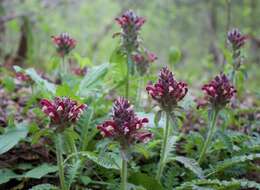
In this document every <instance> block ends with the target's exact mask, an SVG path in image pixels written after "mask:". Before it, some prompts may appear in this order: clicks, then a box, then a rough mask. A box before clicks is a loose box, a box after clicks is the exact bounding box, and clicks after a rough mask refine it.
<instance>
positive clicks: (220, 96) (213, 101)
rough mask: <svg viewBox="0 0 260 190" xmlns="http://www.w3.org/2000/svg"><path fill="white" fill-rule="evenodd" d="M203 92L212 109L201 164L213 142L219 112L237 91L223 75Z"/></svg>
mask: <svg viewBox="0 0 260 190" xmlns="http://www.w3.org/2000/svg"><path fill="white" fill-rule="evenodd" d="M202 90H203V91H204V93H205V97H204V101H205V102H206V104H208V106H209V108H210V110H209V115H210V118H209V120H210V124H209V132H208V136H207V139H206V141H205V143H204V146H203V148H202V151H201V153H200V156H199V160H198V162H199V163H201V162H203V160H204V157H205V154H206V152H207V149H208V146H209V144H210V142H211V139H212V136H213V134H214V131H215V126H216V121H217V117H218V113H219V111H220V110H221V109H223V108H225V106H226V105H227V104H228V103H229V102H230V100H231V99H232V98H233V97H234V95H235V93H236V90H235V88H234V86H233V85H232V84H231V82H230V81H229V79H228V77H227V76H226V75H225V74H222V73H221V74H219V75H218V76H216V77H215V78H214V79H213V80H212V81H211V82H209V83H208V84H205V85H204V86H203V87H202ZM199 107H200V106H199Z"/></svg>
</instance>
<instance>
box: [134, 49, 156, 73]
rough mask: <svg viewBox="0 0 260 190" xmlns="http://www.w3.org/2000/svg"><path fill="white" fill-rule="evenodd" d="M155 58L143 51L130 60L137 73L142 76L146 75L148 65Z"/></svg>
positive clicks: (153, 55)
mask: <svg viewBox="0 0 260 190" xmlns="http://www.w3.org/2000/svg"><path fill="white" fill-rule="evenodd" d="M156 59H157V56H156V55H155V54H154V53H152V52H147V51H145V52H144V53H143V54H142V53H136V54H134V55H133V56H132V60H133V62H134V63H135V66H136V70H137V72H138V73H139V74H140V75H141V76H142V75H144V74H146V73H147V71H148V68H149V65H150V63H152V62H154V61H155V60H156Z"/></svg>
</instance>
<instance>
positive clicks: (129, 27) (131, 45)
mask: <svg viewBox="0 0 260 190" xmlns="http://www.w3.org/2000/svg"><path fill="white" fill-rule="evenodd" d="M115 20H116V22H117V23H118V24H119V25H120V27H121V28H122V32H121V33H120V34H121V37H122V48H123V51H125V52H126V53H127V52H132V51H134V50H136V49H137V48H138V46H139V42H138V41H139V40H138V33H139V30H140V29H141V27H142V25H143V24H144V23H145V19H144V18H143V17H139V16H137V15H136V14H135V13H134V12H133V11H132V10H128V11H126V12H125V13H123V15H122V16H120V17H118V18H116V19H115Z"/></svg>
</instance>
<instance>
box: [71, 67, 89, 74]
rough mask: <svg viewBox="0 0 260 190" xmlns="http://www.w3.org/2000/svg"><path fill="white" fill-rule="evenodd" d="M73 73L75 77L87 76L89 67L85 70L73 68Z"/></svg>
mask: <svg viewBox="0 0 260 190" xmlns="http://www.w3.org/2000/svg"><path fill="white" fill-rule="evenodd" d="M72 71H73V73H74V74H75V75H78V76H85V75H86V74H87V67H83V68H80V67H79V68H73V69H72Z"/></svg>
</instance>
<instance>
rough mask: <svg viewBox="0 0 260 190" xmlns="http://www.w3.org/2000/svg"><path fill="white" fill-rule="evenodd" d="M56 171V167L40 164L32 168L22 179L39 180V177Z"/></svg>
mask: <svg viewBox="0 0 260 190" xmlns="http://www.w3.org/2000/svg"><path fill="white" fill-rule="evenodd" d="M57 170H58V168H57V166H53V165H49V164H42V165H40V166H37V167H36V168H33V169H32V170H30V171H28V172H26V173H25V174H24V175H23V177H26V178H36V179H40V178H41V177H43V176H45V175H46V174H48V173H53V172H56V171H57Z"/></svg>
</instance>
